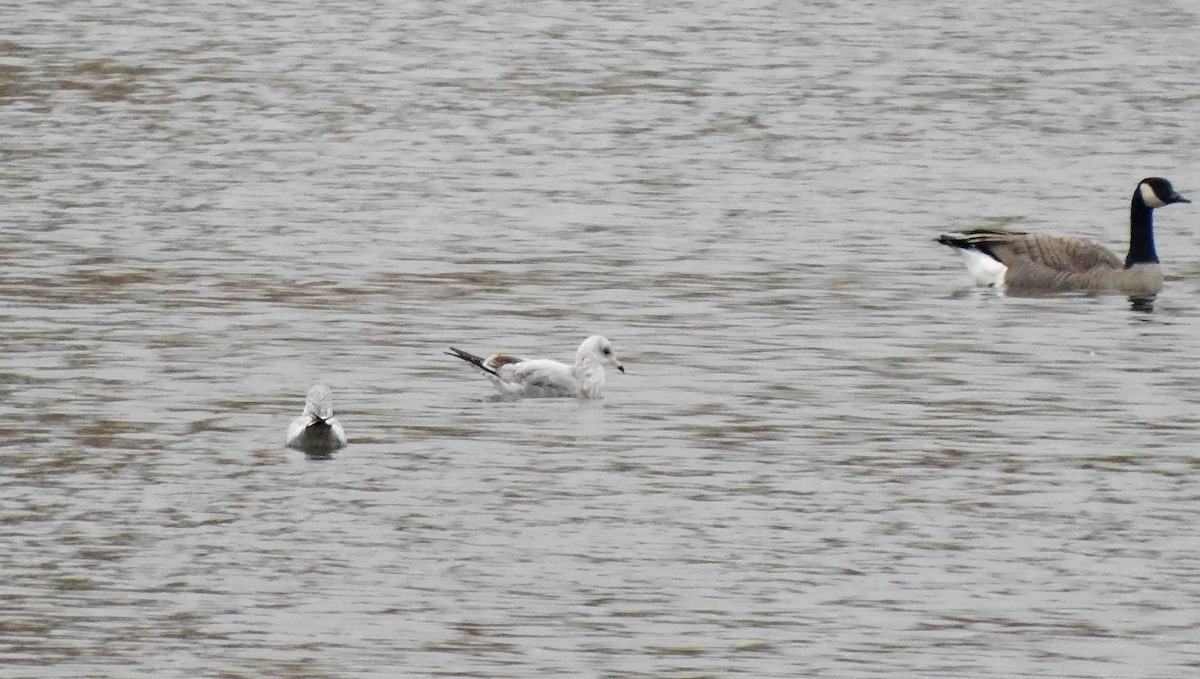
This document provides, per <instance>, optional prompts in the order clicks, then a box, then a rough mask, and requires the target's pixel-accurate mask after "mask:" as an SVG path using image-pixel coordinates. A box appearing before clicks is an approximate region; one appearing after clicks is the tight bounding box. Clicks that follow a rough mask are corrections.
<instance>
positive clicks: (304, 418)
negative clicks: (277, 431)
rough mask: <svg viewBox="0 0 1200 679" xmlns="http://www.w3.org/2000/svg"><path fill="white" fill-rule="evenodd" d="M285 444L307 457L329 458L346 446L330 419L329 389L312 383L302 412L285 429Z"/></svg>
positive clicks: (337, 424) (333, 419)
mask: <svg viewBox="0 0 1200 679" xmlns="http://www.w3.org/2000/svg"><path fill="white" fill-rule="evenodd" d="M287 445H288V448H295V449H296V450H300V451H303V452H305V453H307V454H309V455H330V454H332V453H333V451H335V450H338V449H340V448H344V447H345V446H346V432H345V431H344V430H343V429H342V423H341V422H338V420H337V418H336V417H334V416H333V392H331V391H329V387H327V386H325V385H324V384H316V385H313V387H312V389H309V390H308V399H307V400H306V401H305V403H304V413H303V414H302V415H300V417H297V418H296V419H295V420H293V421H292V424H291V426H290V427H288V433H287Z"/></svg>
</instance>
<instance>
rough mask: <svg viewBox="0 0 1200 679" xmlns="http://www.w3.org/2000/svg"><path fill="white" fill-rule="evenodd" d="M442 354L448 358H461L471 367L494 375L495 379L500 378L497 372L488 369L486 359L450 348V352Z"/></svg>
mask: <svg viewBox="0 0 1200 679" xmlns="http://www.w3.org/2000/svg"><path fill="white" fill-rule="evenodd" d="M442 353H444V354H446V355H447V356H454V357H455V358H461V359H462V360H464V361H466V362H467V363H470V364H471V365H473V366H475V367H476V368H479V369H480V370H482V371H483V372H485V373H487V374H489V375H493V376H495V377H499V376H500V374H499V373H497V372H496V371H495V370H493V369H491V368H490V367H488V364H487V362H486V361H485V360H484V359H482V358H480V357H478V356H476V355H475V354H471V353H467V352H465V351H463V350H462V349H455V348H454V347H450V351H446V352H442Z"/></svg>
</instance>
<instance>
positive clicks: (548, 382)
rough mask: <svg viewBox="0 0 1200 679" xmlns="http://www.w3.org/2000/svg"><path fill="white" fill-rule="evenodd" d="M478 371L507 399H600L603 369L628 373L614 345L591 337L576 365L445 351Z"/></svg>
mask: <svg viewBox="0 0 1200 679" xmlns="http://www.w3.org/2000/svg"><path fill="white" fill-rule="evenodd" d="M446 353H447V354H449V355H450V356H454V357H457V358H461V359H462V360H464V361H466V362H467V363H470V364H471V365H473V366H475V367H476V368H477V369H479V370H480V371H481V372H482V373H483V374H484V375H486V376H487V378H488V379H490V380H491V381H492V384H494V385H496V388H497V389H499V390H500V393H502V394H504V395H505V396H513V397H522V396H524V397H529V398H573V397H579V398H600V392H601V389H603V387H604V366H605V365H611V366H612V367H614V368H616V369H617V370H620V371H621V372H625V366H623V365H621V362H620V361H619V360H617V355H616V353H614V352H613V348H612V343H611V342H609V341H608V340H606V339H604V338H603V337H601V336H599V335H592V336H591V337H589V338H587V339H585V340H584V341H583V344H580V345H579V351H577V352H575V363H574V365H567V364H566V363H559V362H558V361H552V360H550V359H548V358H535V359H524V358H518V357H517V356H511V355H508V354H493V355H491V356H489V357H487V358H481V357H479V356H476V355H474V354H470V353H467V352H465V351H463V350H461V349H456V348H454V347H450V351H448V352H446Z"/></svg>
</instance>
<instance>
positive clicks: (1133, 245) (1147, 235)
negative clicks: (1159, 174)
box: [1125, 193, 1158, 269]
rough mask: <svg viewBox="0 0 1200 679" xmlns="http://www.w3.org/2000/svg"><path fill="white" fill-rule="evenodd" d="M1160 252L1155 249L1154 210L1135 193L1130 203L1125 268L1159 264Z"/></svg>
mask: <svg viewBox="0 0 1200 679" xmlns="http://www.w3.org/2000/svg"><path fill="white" fill-rule="evenodd" d="M1157 263H1158V253H1157V252H1155V251H1154V210H1153V208H1150V207H1149V206H1147V205H1146V204H1145V203H1144V202H1142V199H1141V196H1139V195H1137V193H1134V194H1133V202H1132V203H1131V204H1130V205H1129V254H1128V255H1126V256H1125V268H1126V269H1128V268H1129V267H1131V266H1133V265H1134V264H1157Z"/></svg>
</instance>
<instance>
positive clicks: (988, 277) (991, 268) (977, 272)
mask: <svg viewBox="0 0 1200 679" xmlns="http://www.w3.org/2000/svg"><path fill="white" fill-rule="evenodd" d="M956 249H957V250H958V252H959V253H960V254H961V255H962V258H963V261H964V262H965V263H966V265H967V271H968V272H970V274H971V276H972V277H974V279H975V282H976V283H978V284H979V285H988V286H991V287H993V288H999V287H1003V286H1004V274H1006V273H1008V267H1007V266H1004V265H1003V264H1001V263H1000V262H998V261H996V260H994V259H992V258H991V257H988V256H987V255H985V254H983V253H982V252H980V251H979V250H976V249H974V248H956Z"/></svg>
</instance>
